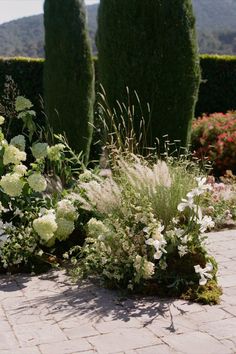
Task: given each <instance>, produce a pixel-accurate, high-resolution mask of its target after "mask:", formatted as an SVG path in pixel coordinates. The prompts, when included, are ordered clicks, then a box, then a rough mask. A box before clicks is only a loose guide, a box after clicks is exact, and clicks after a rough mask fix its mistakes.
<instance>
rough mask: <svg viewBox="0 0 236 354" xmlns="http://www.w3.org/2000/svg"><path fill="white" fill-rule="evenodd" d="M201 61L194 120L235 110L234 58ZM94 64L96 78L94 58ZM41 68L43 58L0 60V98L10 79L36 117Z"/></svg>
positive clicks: (235, 62) (203, 58) (41, 83)
mask: <svg viewBox="0 0 236 354" xmlns="http://www.w3.org/2000/svg"><path fill="white" fill-rule="evenodd" d="M200 59H201V60H200V64H201V71H202V83H201V85H200V90H199V98H198V102H197V105H196V110H195V117H198V116H200V115H202V114H203V113H214V112H227V111H228V110H233V109H234V110H235V109H236V100H235V97H236V56H218V55H201V57H200ZM94 64H95V69H96V76H97V75H98V60H97V58H96V57H95V58H94ZM43 65H44V60H43V59H30V58H8V59H6V58H0V96H1V97H2V95H3V90H4V84H5V81H6V76H12V78H13V79H14V82H15V83H16V84H17V87H18V89H19V92H20V94H21V95H23V96H25V97H29V98H30V100H31V101H32V102H33V103H34V107H35V110H36V112H37V116H39V114H40V112H41V110H42V109H41V104H40V99H39V97H40V96H41V97H42V96H43ZM222 92H223V93H222ZM0 102H1V103H2V99H0Z"/></svg>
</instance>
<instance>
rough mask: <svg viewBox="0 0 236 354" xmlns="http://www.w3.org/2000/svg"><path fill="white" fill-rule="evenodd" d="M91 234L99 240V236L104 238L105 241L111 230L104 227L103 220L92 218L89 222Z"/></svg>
mask: <svg viewBox="0 0 236 354" xmlns="http://www.w3.org/2000/svg"><path fill="white" fill-rule="evenodd" d="M87 225H88V229H89V233H90V234H92V235H95V236H97V237H98V238H99V236H103V239H105V237H106V235H107V234H110V230H109V228H108V227H107V226H106V225H104V223H103V222H102V221H101V220H97V219H95V218H91V219H90V220H89V222H88V224H87Z"/></svg>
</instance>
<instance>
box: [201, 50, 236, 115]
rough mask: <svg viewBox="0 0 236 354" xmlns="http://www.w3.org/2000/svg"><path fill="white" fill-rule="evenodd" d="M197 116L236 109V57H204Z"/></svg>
mask: <svg viewBox="0 0 236 354" xmlns="http://www.w3.org/2000/svg"><path fill="white" fill-rule="evenodd" d="M201 69H202V83H201V86H200V92H199V97H198V103H197V106H196V111H195V116H196V117H198V116H200V115H201V114H202V113H214V112H226V111H229V110H233V109H234V110H235V109H236V56H223V55H202V56H201Z"/></svg>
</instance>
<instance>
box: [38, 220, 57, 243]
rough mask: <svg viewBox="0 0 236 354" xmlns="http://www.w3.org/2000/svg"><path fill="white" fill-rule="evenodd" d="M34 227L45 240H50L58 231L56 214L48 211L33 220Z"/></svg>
mask: <svg viewBox="0 0 236 354" xmlns="http://www.w3.org/2000/svg"><path fill="white" fill-rule="evenodd" d="M33 228H34V230H35V231H36V233H37V234H38V235H39V236H40V237H41V238H42V240H43V241H45V242H48V241H49V240H50V239H51V238H53V236H54V233H55V232H56V231H57V223H56V216H55V215H54V214H53V213H48V214H46V215H43V216H41V217H39V218H38V219H35V220H34V221H33Z"/></svg>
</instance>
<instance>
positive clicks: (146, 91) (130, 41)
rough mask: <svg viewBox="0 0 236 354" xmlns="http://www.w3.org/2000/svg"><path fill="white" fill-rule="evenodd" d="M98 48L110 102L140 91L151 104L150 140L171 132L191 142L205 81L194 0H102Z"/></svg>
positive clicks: (142, 102)
mask: <svg viewBox="0 0 236 354" xmlns="http://www.w3.org/2000/svg"><path fill="white" fill-rule="evenodd" d="M97 47H98V52H99V60H98V67H99V78H100V82H101V83H102V85H103V87H104V88H105V91H106V93H107V99H108V102H109V103H110V105H111V106H113V107H114V106H115V102H116V100H119V101H121V102H125V97H126V87H128V88H129V91H130V92H132V91H134V90H135V91H136V92H137V94H138V96H139V98H140V101H141V105H142V108H143V109H145V107H146V106H147V102H148V103H149V104H150V115H148V113H147V112H146V117H150V122H149V131H148V143H149V144H150V145H153V144H154V142H155V140H156V137H157V138H159V139H161V138H162V137H163V135H165V134H168V135H169V138H170V139H171V140H174V139H180V140H181V144H182V146H185V145H187V143H188V141H189V135H190V128H191V121H192V118H193V114H194V108H195V104H196V100H197V95H198V88H199V82H200V66H199V56H198V49H197V44H196V35H195V19H194V16H193V10H192V3H191V0H175V1H173V0H100V7H99V13H98V33H97ZM135 102H137V100H135V99H134V100H133V103H134V105H135V104H136V103H135ZM136 112H137V114H138V112H140V109H139V107H137V109H136ZM144 115H145V113H144ZM146 119H148V118H146ZM134 123H135V125H136V130H137V131H138V129H139V122H138V119H137V120H136V122H134ZM146 125H148V124H146Z"/></svg>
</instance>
